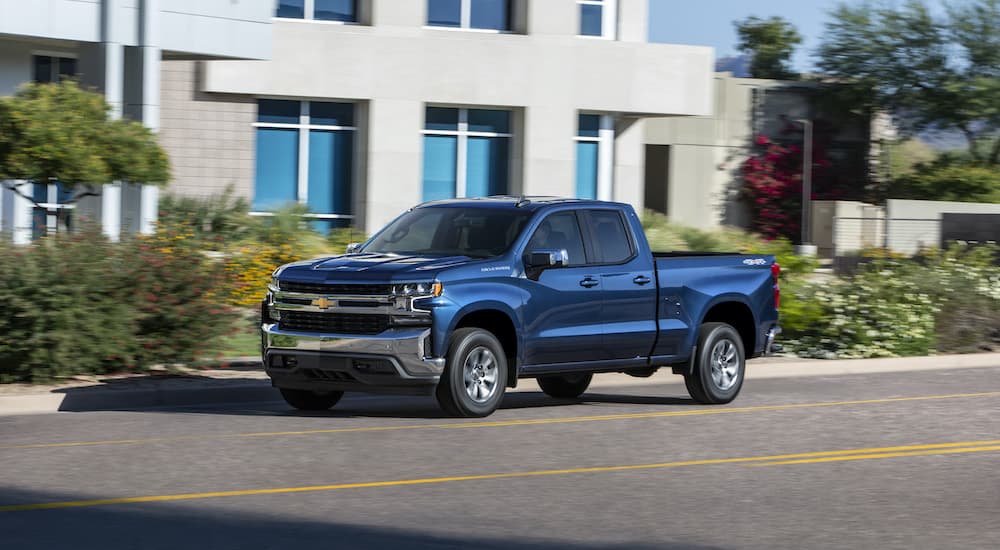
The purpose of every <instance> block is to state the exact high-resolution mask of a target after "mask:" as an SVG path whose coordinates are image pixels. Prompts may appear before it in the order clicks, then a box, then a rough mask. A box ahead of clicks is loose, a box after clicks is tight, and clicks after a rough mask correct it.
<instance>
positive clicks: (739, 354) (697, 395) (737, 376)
mask: <svg viewBox="0 0 1000 550" xmlns="http://www.w3.org/2000/svg"><path fill="white" fill-rule="evenodd" d="M745 374H746V352H745V351H744V349H743V339H742V338H740V334H739V333H738V332H736V329H734V328H733V327H731V326H730V325H728V324H726V323H705V324H703V325H701V329H700V331H699V333H698V350H697V353H696V355H695V357H694V365H693V367H692V371H691V372H689V373H687V374H685V375H684V385H685V386H687V389H688V393H689V394H691V398H692V399H694V400H695V401H697V402H698V403H702V404H705V405H718V404H723V403H729V402H730V401H732V400H733V399H736V396H737V395H739V393H740V388H742V387H743V378H744V375H745Z"/></svg>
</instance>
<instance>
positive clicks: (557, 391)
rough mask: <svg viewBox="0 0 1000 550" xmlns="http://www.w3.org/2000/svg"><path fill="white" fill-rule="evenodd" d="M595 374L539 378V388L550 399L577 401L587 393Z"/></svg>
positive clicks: (553, 375)
mask: <svg viewBox="0 0 1000 550" xmlns="http://www.w3.org/2000/svg"><path fill="white" fill-rule="evenodd" d="M593 378H594V375H593V374H590V373H586V374H551V375H548V376H539V377H538V387H539V388H542V391H543V392H545V394H546V395H548V396H550V397H556V398H559V399H576V398H577V397H580V395H581V394H582V393H583V392H585V391H587V388H588V387H589V386H590V381H591V379H593Z"/></svg>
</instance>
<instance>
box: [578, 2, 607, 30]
mask: <svg viewBox="0 0 1000 550" xmlns="http://www.w3.org/2000/svg"><path fill="white" fill-rule="evenodd" d="M603 11H604V8H603V7H602V6H597V5H594V4H580V34H581V35H583V36H601V35H602V34H603V33H602V32H601V27H602V26H603V25H602V24H601V19H602V18H603Z"/></svg>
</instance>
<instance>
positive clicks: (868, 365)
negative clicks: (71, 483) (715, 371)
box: [0, 353, 1000, 415]
mask: <svg viewBox="0 0 1000 550" xmlns="http://www.w3.org/2000/svg"><path fill="white" fill-rule="evenodd" d="M226 363H227V364H229V365H236V364H238V362H236V361H226ZM243 367H244V368H246V369H250V370H251V372H252V373H248V374H249V376H247V377H244V378H239V379H233V378H205V379H201V380H185V381H183V383H182V384H180V385H177V384H175V383H171V382H164V383H160V382H157V381H146V382H144V384H145V385H150V384H151V385H152V386H153V387H145V388H137V389H105V388H101V387H97V388H94V387H79V388H65V387H64V388H55V389H48V390H47V391H39V392H38V393H24V394H12V395H0V415H15V414H39V413H52V412H59V411H73V412H82V411H106V410H122V409H135V408H147V407H165V406H184V405H219V404H238V403H254V402H266V401H278V400H280V399H281V397H280V395H279V394H278V391H277V390H276V389H274V388H272V387H271V384H270V381H269V380H268V379H266V378H264V377H263V373H262V372H260V371H259V370H258V369H259V362H258V363H256V368H255V364H254V363H253V361H246V362H245V365H243ZM988 367H1000V353H979V354H970V355H939V356H931V357H904V358H890V359H850V360H833V361H824V360H816V359H811V360H798V359H790V358H780V357H778V358H766V359H757V360H754V361H751V362H750V363H749V364H748V369H747V379H748V380H753V379H764V378H788V377H792V378H794V377H802V376H843V375H859V374H876V373H891V372H910V371H926V370H948V369H967V368H988ZM671 383H683V380H682V379H681V378H680V377H678V376H675V375H673V374H672V373H671V372H670V369H661V370H660V371H659V372H657V373H656V374H654V375H653V376H651V377H649V378H635V377H631V376H628V375H625V374H617V373H610V374H599V375H597V376H595V377H594V382H593V383H592V384H591V387H592V388H614V387H628V386H642V385H647V384H671ZM514 391H538V387H537V385H536V384H535V383H534V381H533V380H524V381H523V382H522V383H521V384H520V385H519V386H518V388H517V390H514Z"/></svg>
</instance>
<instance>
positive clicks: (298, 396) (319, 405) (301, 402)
mask: <svg viewBox="0 0 1000 550" xmlns="http://www.w3.org/2000/svg"><path fill="white" fill-rule="evenodd" d="M279 391H280V392H281V397H283V398H284V399H285V402H286V403H288V404H289V405H291V406H293V407H295V408H296V409H299V410H300V411H325V410H327V409H330V408H332V407H333V406H334V405H336V404H337V402H338V401H340V398H341V397H344V392H342V391H328V392H316V391H309V390H290V389H287V388H280V389H279Z"/></svg>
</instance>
